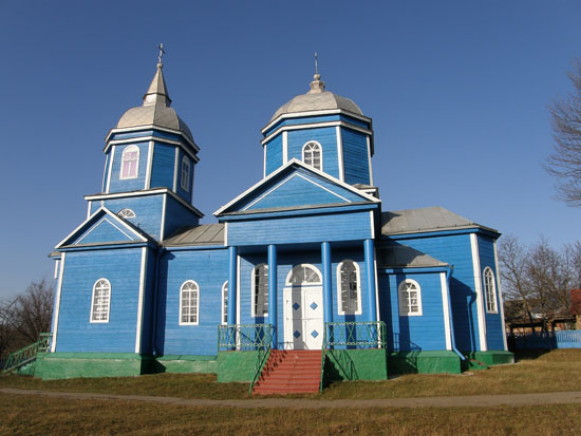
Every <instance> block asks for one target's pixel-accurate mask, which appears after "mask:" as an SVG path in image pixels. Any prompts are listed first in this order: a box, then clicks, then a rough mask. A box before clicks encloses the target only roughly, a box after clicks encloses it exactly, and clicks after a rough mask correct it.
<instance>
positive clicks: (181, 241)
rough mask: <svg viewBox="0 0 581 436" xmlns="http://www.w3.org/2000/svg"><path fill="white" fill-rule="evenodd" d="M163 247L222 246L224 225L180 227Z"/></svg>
mask: <svg viewBox="0 0 581 436" xmlns="http://www.w3.org/2000/svg"><path fill="white" fill-rule="evenodd" d="M163 245H164V246H177V245H224V224H205V225H201V226H196V227H182V228H180V229H178V231H177V232H175V233H174V234H173V235H171V236H170V237H169V238H168V239H166V240H165V241H164V243H163Z"/></svg>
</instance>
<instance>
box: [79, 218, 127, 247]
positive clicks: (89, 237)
mask: <svg viewBox="0 0 581 436" xmlns="http://www.w3.org/2000/svg"><path fill="white" fill-rule="evenodd" d="M132 236H133V235H132V234H131V233H130V232H129V231H128V230H127V229H126V228H123V227H121V226H119V225H118V224H117V223H112V222H111V221H110V220H109V218H107V217H104V218H102V219H101V220H100V221H99V222H97V223H96V224H95V225H93V226H92V227H91V228H90V229H89V230H88V231H87V232H85V233H84V234H82V235H81V236H79V237H78V238H77V239H76V241H75V242H74V243H75V244H95V243H101V242H103V243H104V242H128V241H133V240H134V238H133V237H132Z"/></svg>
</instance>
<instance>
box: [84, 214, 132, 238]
mask: <svg viewBox="0 0 581 436" xmlns="http://www.w3.org/2000/svg"><path fill="white" fill-rule="evenodd" d="M104 222H108V223H109V224H111V225H112V226H113V227H115V228H116V229H117V230H119V231H120V232H121V234H123V236H125V237H127V238H129V239H131V240H133V235H134V233H133V232H131V233H128V232H126V231H125V230H123V229H121V228H119V226H117V225H115V223H114V222H112V221H110V220H108V219H107V218H104V219H103V220H102V221H97V222H96V223H95V224H93V225H92V226H91V227H89V228H88V229H87V231H86V232H85V234H84V235H83V236H82V237H81V238H79V239H77V240H76V241H75V242H76V243H77V244H80V243H81V242H82V241H83V240H84V239H85V238H86V237H87V236H89V234H90V233H91V232H92V231H93V230H94V229H95V228H97V227H98V226H99V225H100V224H102V223H104Z"/></svg>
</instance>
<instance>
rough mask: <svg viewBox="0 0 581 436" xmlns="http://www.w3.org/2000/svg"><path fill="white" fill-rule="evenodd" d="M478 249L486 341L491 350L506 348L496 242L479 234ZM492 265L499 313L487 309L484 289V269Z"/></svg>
mask: <svg viewBox="0 0 581 436" xmlns="http://www.w3.org/2000/svg"><path fill="white" fill-rule="evenodd" d="M478 251H479V253H480V274H481V275H482V297H483V304H484V316H485V320H486V341H487V346H488V349H489V350H504V338H503V336H504V334H505V331H504V325H503V323H502V317H501V316H500V313H501V312H500V301H499V298H498V293H499V286H498V282H497V281H496V279H497V277H498V276H497V272H496V265H495V263H494V242H493V240H492V239H491V238H490V237H486V236H482V235H478ZM486 267H490V269H491V270H492V273H493V274H494V284H495V285H496V296H495V298H496V309H497V313H488V312H487V310H486V292H485V289H484V274H483V273H484V269H485V268H486Z"/></svg>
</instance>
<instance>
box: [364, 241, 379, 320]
mask: <svg viewBox="0 0 581 436" xmlns="http://www.w3.org/2000/svg"><path fill="white" fill-rule="evenodd" d="M363 249H364V255H365V277H366V279H367V301H368V305H369V321H372V322H374V321H377V300H376V298H375V287H376V284H375V249H374V244H373V239H366V240H365V241H363Z"/></svg>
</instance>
